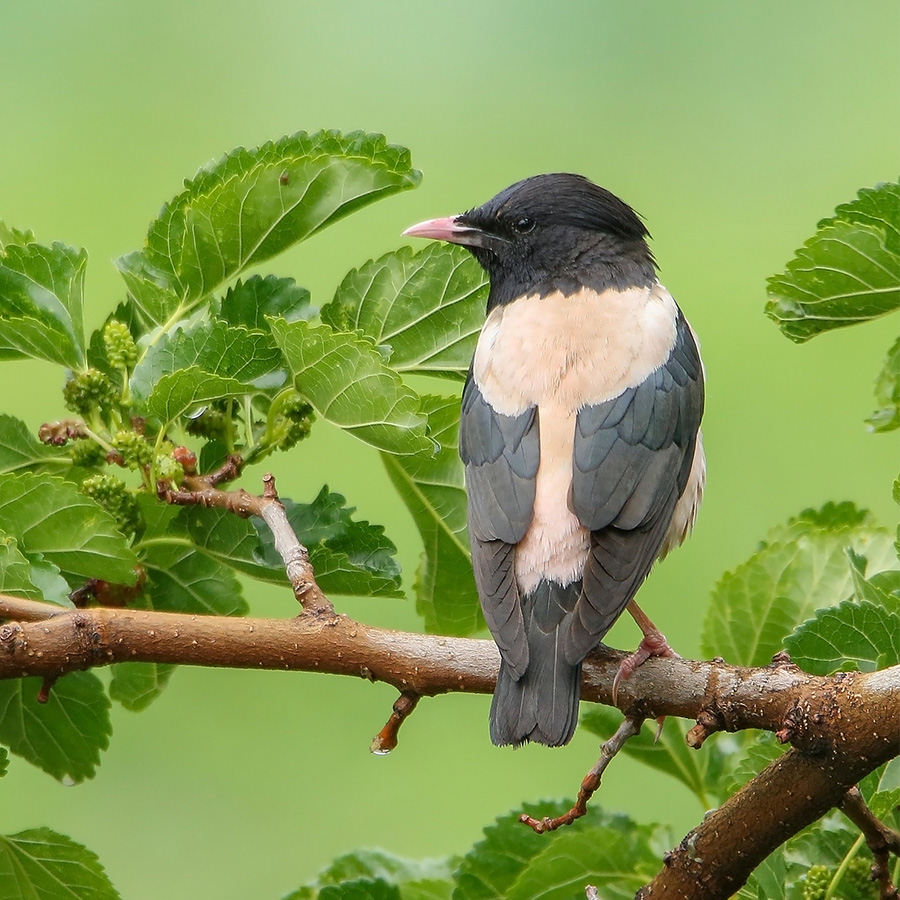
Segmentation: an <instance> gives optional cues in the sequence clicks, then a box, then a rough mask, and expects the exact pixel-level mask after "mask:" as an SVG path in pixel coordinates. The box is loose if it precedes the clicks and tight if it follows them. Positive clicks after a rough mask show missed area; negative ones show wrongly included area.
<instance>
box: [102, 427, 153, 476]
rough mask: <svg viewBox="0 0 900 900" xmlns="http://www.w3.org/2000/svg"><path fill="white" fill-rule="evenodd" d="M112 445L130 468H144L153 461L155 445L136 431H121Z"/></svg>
mask: <svg viewBox="0 0 900 900" xmlns="http://www.w3.org/2000/svg"><path fill="white" fill-rule="evenodd" d="M112 445H113V448H114V449H115V451H116V452H117V453H118V454H119V455H120V456H121V457H122V462H123V464H124V465H126V466H128V468H129V469H143V468H145V467H146V466H149V465H150V463H151V462H152V461H153V447H152V446H151V445H150V444H149V443H148V441H147V439H146V438H145V437H144V436H143V435H141V434H138V433H137V432H136V431H119V432H118V433H117V434H116V435H115V437H114V438H113V439H112Z"/></svg>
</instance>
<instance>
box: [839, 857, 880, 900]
mask: <svg viewBox="0 0 900 900" xmlns="http://www.w3.org/2000/svg"><path fill="white" fill-rule="evenodd" d="M871 862H872V860H871V858H870V857H866V856H854V857H853V859H851V860H850V862H849V863H848V864H847V868H846V870H845V871H844V877H843V878H842V879H841V892H842V893H843V894H844V895H845V896H846V897H847V898H848V900H875V898H876V897H877V896H878V888H877V887H876V885H875V883H874V882H873V881H872V879H871V874H872V865H871Z"/></svg>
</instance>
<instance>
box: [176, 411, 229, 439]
mask: <svg viewBox="0 0 900 900" xmlns="http://www.w3.org/2000/svg"><path fill="white" fill-rule="evenodd" d="M186 430H187V433H188V434H192V435H194V437H202V438H206V439H207V440H215V439H216V438H221V437H224V436H225V433H226V432H227V431H228V417H227V416H226V415H225V413H224V412H223V411H222V410H221V409H217V408H216V407H214V406H208V407H207V408H206V409H205V410H203V412H202V413H200V415H199V416H195V417H194V418H193V419H191V420H190V421H189V422H188V423H187V426H186Z"/></svg>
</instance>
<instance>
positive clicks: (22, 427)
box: [0, 415, 65, 473]
mask: <svg viewBox="0 0 900 900" xmlns="http://www.w3.org/2000/svg"><path fill="white" fill-rule="evenodd" d="M48 462H57V463H59V462H65V460H64V458H61V457H60V456H59V455H58V454H57V453H54V452H53V450H51V449H50V448H49V447H48V446H47V445H46V444H42V443H41V442H40V441H39V440H38V439H37V438H36V437H35V436H34V435H33V434H32V433H31V432H30V431H29V430H28V426H27V425H26V424H25V423H24V422H23V421H22V420H21V419H17V418H15V417H14V416H7V415H0V473H2V472H15V471H17V470H19V469H28V468H31V467H34V466H39V465H41V464H43V463H48Z"/></svg>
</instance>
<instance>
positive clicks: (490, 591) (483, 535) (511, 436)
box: [459, 372, 540, 678]
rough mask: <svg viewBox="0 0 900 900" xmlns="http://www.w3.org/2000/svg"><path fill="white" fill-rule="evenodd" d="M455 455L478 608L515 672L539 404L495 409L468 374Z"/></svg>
mask: <svg viewBox="0 0 900 900" xmlns="http://www.w3.org/2000/svg"><path fill="white" fill-rule="evenodd" d="M459 453H460V456H461V457H462V461H463V463H465V466H466V493H467V494H468V498H469V511H468V521H469V538H470V541H471V545H472V566H473V568H474V570H475V583H476V584H477V585H478V594H479V596H480V598H481V608H482V610H483V612H484V618H485V620H486V621H487V624H488V627H489V628H490V630H491V634H492V635H493V636H494V640H495V641H496V642H497V646H498V647H499V648H500V653H501V655H502V656H503V659H504V661H505V662H506V664H507V665H508V666H509V667H510V669H511V670H512V672H513V674H514V676H515V677H516V678H518V677H520V676H521V675H522V674H523V673H524V671H525V668H526V667H527V665H528V645H527V643H526V640H525V627H524V623H523V620H522V610H521V607H520V604H519V591H518V587H517V585H516V578H515V569H514V557H515V554H514V548H515V544H516V543H517V542H518V541H520V540H522V538H523V537H524V535H525V532H526V531H527V530H528V526H529V525H530V524H531V519H532V516H533V514H534V490H535V478H536V476H537V470H538V463H539V462H540V444H539V439H538V417H537V410H536V408H534V407H532V408H530V409H528V410H526V411H525V412H524V413H522V414H521V415H518V416H505V415H502V414H501V413H498V412H497V411H496V410H494V408H493V407H492V406H491V405H490V404H489V403H488V402H487V401H486V400H485V399H484V396H483V395H482V393H481V391H480V390H479V389H478V385H477V384H476V383H475V380H474V378H473V377H472V373H471V372H470V373H469V377H468V379H467V381H466V386H465V388H464V390H463V399H462V413H461V417H460V423H459Z"/></svg>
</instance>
